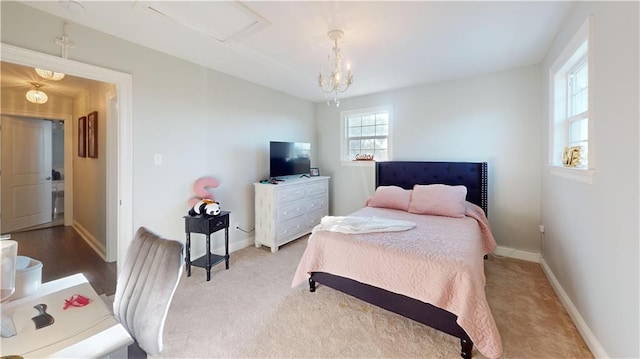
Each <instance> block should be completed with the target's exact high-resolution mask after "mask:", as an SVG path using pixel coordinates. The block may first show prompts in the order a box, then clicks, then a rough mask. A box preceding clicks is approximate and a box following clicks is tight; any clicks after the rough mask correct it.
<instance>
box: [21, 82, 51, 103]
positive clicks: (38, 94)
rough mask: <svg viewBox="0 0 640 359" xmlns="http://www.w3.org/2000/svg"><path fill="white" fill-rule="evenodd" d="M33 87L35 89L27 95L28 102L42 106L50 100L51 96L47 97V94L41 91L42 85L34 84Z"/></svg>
mask: <svg viewBox="0 0 640 359" xmlns="http://www.w3.org/2000/svg"><path fill="white" fill-rule="evenodd" d="M31 85H33V87H34V89H33V90H29V91H27V95H26V97H27V101H29V102H32V103H37V104H38V105H42V104H43V103H46V102H47V101H48V100H49V96H47V94H46V93H44V91H42V90H40V87H42V84H39V83H37V82H32V83H31Z"/></svg>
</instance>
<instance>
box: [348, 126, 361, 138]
mask: <svg viewBox="0 0 640 359" xmlns="http://www.w3.org/2000/svg"><path fill="white" fill-rule="evenodd" d="M348 136H349V137H360V136H362V127H349V135H348Z"/></svg>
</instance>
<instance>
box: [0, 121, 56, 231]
mask: <svg viewBox="0 0 640 359" xmlns="http://www.w3.org/2000/svg"><path fill="white" fill-rule="evenodd" d="M1 165H2V205H1V207H2V233H10V232H13V231H15V230H18V229H23V228H27V227H31V226H36V225H39V224H42V223H47V222H50V221H51V122H50V121H44V120H41V119H32V118H21V117H13V116H2V164H1Z"/></svg>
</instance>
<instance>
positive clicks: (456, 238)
mask: <svg viewBox="0 0 640 359" xmlns="http://www.w3.org/2000/svg"><path fill="white" fill-rule="evenodd" d="M466 212H467V213H466V215H467V217H465V218H451V217H442V216H430V215H419V214H413V213H408V212H405V211H401V210H394V209H387V208H374V207H365V208H362V209H360V210H358V211H356V212H354V213H353V214H352V215H353V216H369V217H374V216H377V217H385V218H391V219H399V220H407V221H412V222H415V223H416V228H414V229H411V230H408V231H404V232H386V233H373V234H372V233H369V234H342V233H335V232H324V231H322V232H316V233H314V234H313V235H311V237H310V238H309V243H308V244H307V248H306V250H305V252H304V254H303V255H302V258H301V259H300V263H299V264H298V269H297V270H296V273H295V276H294V278H293V282H292V287H295V286H297V285H299V284H300V283H301V282H303V281H304V282H306V281H307V279H308V278H309V274H310V273H311V272H325V273H330V274H333V275H338V276H342V277H346V278H350V279H353V280H356V281H358V282H361V283H366V284H369V285H372V286H375V287H379V288H383V289H386V290H388V291H391V292H394V293H397V294H402V295H405V296H407V297H411V298H415V299H418V300H421V301H423V302H426V303H430V304H432V305H434V306H437V307H439V308H442V309H445V310H447V311H449V312H451V313H453V314H455V315H457V316H458V319H457V322H458V325H460V327H462V328H463V329H464V330H465V331H466V332H467V334H468V335H469V337H470V338H471V340H472V341H473V343H474V345H475V346H476V348H478V350H479V351H480V352H481V353H482V354H483V355H485V356H486V357H489V358H497V357H499V356H500V355H501V354H502V342H501V340H500V334H499V333H498V328H497V327H496V324H495V321H494V319H493V315H492V314H491V309H490V308H489V305H488V303H487V299H486V296H485V291H484V289H485V276H484V263H483V256H484V255H485V254H488V253H491V252H492V251H493V250H494V249H495V247H496V242H495V240H494V239H493V236H492V234H491V230H490V228H489V223H488V221H487V219H486V217H485V215H484V212H482V209H480V207H478V206H476V205H473V204H471V203H467V211H466Z"/></svg>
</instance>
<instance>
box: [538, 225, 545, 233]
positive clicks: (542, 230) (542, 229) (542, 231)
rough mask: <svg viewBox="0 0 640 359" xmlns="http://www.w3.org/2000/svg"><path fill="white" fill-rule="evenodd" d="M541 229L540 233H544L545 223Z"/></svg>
mask: <svg viewBox="0 0 640 359" xmlns="http://www.w3.org/2000/svg"><path fill="white" fill-rule="evenodd" d="M539 229H540V233H544V225H542V224H541V225H540V227H539Z"/></svg>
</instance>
